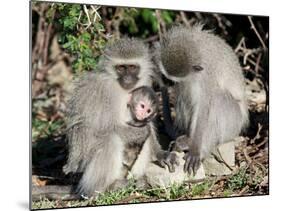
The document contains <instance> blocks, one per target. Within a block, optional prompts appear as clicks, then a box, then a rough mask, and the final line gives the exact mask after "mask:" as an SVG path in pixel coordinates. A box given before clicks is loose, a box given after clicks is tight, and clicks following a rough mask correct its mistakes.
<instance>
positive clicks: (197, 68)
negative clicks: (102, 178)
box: [192, 65, 204, 72]
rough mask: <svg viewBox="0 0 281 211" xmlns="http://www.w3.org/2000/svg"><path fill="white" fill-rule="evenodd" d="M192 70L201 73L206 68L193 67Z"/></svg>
mask: <svg viewBox="0 0 281 211" xmlns="http://www.w3.org/2000/svg"><path fill="white" fill-rule="evenodd" d="M192 68H193V70H195V71H196V72H200V71H202V70H204V68H203V67H202V66H200V65H193V66H192Z"/></svg>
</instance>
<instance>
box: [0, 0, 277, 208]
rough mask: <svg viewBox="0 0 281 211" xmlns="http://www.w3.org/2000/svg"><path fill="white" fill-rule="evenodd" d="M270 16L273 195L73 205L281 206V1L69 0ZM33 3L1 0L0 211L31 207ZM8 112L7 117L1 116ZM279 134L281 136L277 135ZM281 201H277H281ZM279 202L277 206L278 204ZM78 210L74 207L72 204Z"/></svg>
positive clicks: (154, 206) (160, 206)
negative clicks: (30, 50) (30, 139)
mask: <svg viewBox="0 0 281 211" xmlns="http://www.w3.org/2000/svg"><path fill="white" fill-rule="evenodd" d="M67 1H68V2H83V3H95V4H103V5H127V6H137V7H152V8H165V9H180V10H198V11H208V12H224V13H236V14H239V13H242V14H255V15H269V16H270V93H271V95H270V120H271V121H270V151H271V154H270V160H271V166H270V182H271V183H270V196H259V197H246V198H245V197H244V198H230V199H210V200H197V201H185V202H165V203H150V204H138V205H119V206H107V207H98V208H81V209H77V208H76V209H75V210H77V211H78V210H86V209H92V210H94V209H99V210H131V209H134V210H136V211H137V210H144V209H145V210H146V209H149V208H154V209H158V210H185V209H186V210H204V209H205V210H216V211H219V210H224V211H225V210H227V211H231V210H235V211H237V210H239V211H240V210H259V209H262V210H264V209H271V208H275V206H276V207H280V205H279V204H280V191H281V187H280V176H279V175H281V174H280V152H279V151H280V149H281V146H280V143H281V140H278V135H279V133H280V126H279V125H280V119H279V117H280V110H281V106H280V96H281V95H280V90H281V87H280V84H281V76H280V72H281V68H280V62H279V61H280V58H279V57H280V47H281V45H280V38H281V33H280V20H281V17H280V6H279V5H278V1H276V0H267V1H258V0H256V1H254V0H252V1H251V0H247V1H246V0H235V1H234V0H233V1H230V0H211V1H210V0H185V1H180V0H170V1H164V0H159V1H153V0H135V1H132V0H122V1H120V0H119V1H116V0H115V1H114V0H95V1H93V0H92V1H90V0H88V1H85V0H84V1H71V0H67ZM28 5H29V2H28V1H27V0H25V1H23V0H13V1H8V0H6V1H3V2H1V13H0V15H1V19H0V20H1V25H0V26H1V33H0V34H1V48H0V49H1V57H0V58H1V63H0V64H1V66H0V69H1V71H0V72H1V75H0V86H1V88H0V90H1V94H0V96H1V100H0V106H1V107H0V112H1V113H0V117H1V118H0V119H1V121H0V124H1V125H0V128H1V129H0V131H1V135H0V140H1V148H0V149H1V153H0V156H1V157H0V158H1V159H0V161H1V172H0V175H1V178H0V182H1V186H0V193H1V195H0V199H1V202H2V203H1V205H0V209H1V210H15V211H17V210H26V209H28V203H29V202H28V186H29V184H28V181H29V171H28V169H29V165H28V160H29V158H28V151H29V150H28V148H29V146H28V143H29V114H28V111H29V69H28V67H29V53H28V51H29V43H28V40H29V28H28V23H29V8H28ZM3 117H4V118H3ZM279 136H280V135H279ZM278 202H279V203H278ZM278 205H279V206H278ZM71 210H74V209H71Z"/></svg>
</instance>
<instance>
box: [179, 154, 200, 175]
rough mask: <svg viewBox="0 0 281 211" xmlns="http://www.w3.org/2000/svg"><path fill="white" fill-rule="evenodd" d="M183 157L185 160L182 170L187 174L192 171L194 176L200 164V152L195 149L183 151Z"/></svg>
mask: <svg viewBox="0 0 281 211" xmlns="http://www.w3.org/2000/svg"><path fill="white" fill-rule="evenodd" d="M183 159H184V160H185V163H184V167H183V170H184V172H188V174H191V173H192V172H193V176H195V174H196V172H197V170H198V169H199V167H200V164H201V158H200V153H198V152H197V151H196V150H195V151H193V150H189V151H188V152H186V153H185V155H184V157H183Z"/></svg>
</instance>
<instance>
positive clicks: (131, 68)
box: [128, 64, 139, 73]
mask: <svg viewBox="0 0 281 211" xmlns="http://www.w3.org/2000/svg"><path fill="white" fill-rule="evenodd" d="M128 69H129V71H130V72H133V73H135V72H137V71H138V70H139V66H138V65H134V64H130V65H128Z"/></svg>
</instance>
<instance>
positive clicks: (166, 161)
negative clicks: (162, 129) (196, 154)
mask: <svg viewBox="0 0 281 211" xmlns="http://www.w3.org/2000/svg"><path fill="white" fill-rule="evenodd" d="M158 162H159V165H160V166H161V167H162V168H165V166H166V165H167V166H168V169H169V172H175V165H177V166H178V165H179V164H180V163H179V160H178V156H177V154H176V153H175V152H168V151H164V152H163V154H162V156H161V157H160V159H158Z"/></svg>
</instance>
